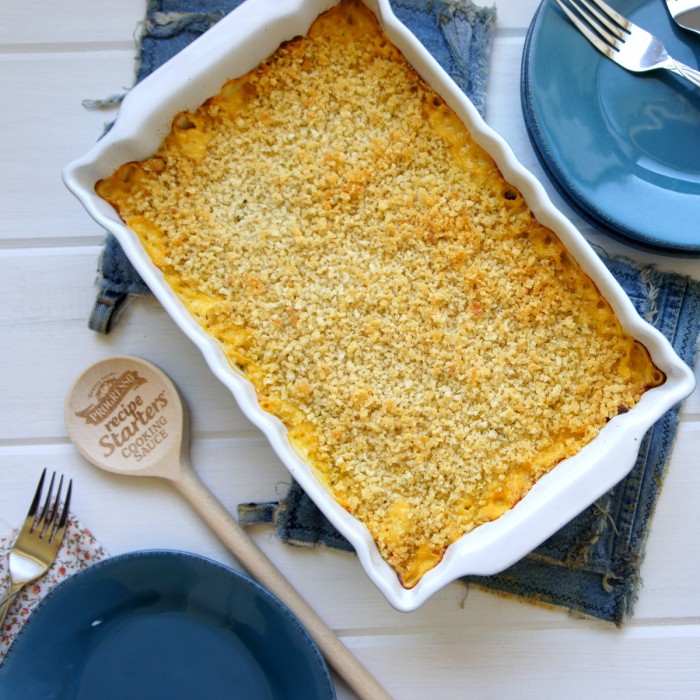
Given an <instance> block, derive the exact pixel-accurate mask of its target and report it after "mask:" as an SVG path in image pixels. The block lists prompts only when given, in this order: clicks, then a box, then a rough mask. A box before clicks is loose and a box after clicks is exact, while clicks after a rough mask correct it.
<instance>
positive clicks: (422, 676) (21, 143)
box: [0, 0, 700, 700]
mask: <svg viewBox="0 0 700 700" xmlns="http://www.w3.org/2000/svg"><path fill="white" fill-rule="evenodd" d="M660 1H661V0H659V2H660ZM497 7H498V13H499V20H498V28H497V32H496V39H495V45H494V50H493V56H492V69H491V74H490V81H489V95H488V117H487V119H488V121H489V122H490V124H491V125H492V126H493V127H494V128H495V129H496V130H498V131H499V132H500V133H501V134H502V135H504V136H505V138H506V139H508V140H509V142H510V143H511V145H512V147H513V149H514V150H515V152H516V154H517V155H518V156H519V158H520V159H521V160H522V162H523V163H524V164H525V165H526V166H527V167H529V168H530V169H531V170H533V171H534V172H535V173H536V174H538V175H539V176H541V179H542V181H543V182H544V184H545V186H546V187H547V189H548V190H549V191H550V193H551V195H552V198H553V199H554V201H555V202H556V203H557V204H559V205H560V206H561V208H562V209H563V210H564V211H565V212H567V213H569V214H570V215H571V212H570V211H569V209H568V208H567V207H566V206H565V205H564V204H563V203H562V202H561V200H560V199H559V198H558V197H557V195H556V193H555V192H554V190H553V188H552V187H551V185H550V183H549V182H548V180H547V179H546V177H545V176H544V175H543V174H542V170H541V168H540V166H539V164H538V162H537V160H536V158H535V155H534V153H533V151H532V148H531V146H530V144H529V141H528V138H527V134H526V131H525V126H524V124H523V120H522V116H521V111H520V97H519V71H520V58H521V52H522V47H523V40H524V37H525V32H526V29H527V26H528V24H529V22H530V20H531V18H532V15H533V13H534V11H535V9H536V7H537V0H498V2H497ZM143 14H144V0H119V2H110V1H108V0H70V1H69V0H34V2H25V1H24V0H5V2H4V3H3V10H2V21H1V22H0V86H1V88H2V90H1V92H0V94H1V95H2V108H1V109H0V133H2V135H3V138H2V139H0V162H1V163H2V167H1V168H0V193H1V194H0V198H1V206H0V284H1V285H2V302H1V304H0V328H1V329H2V331H1V335H0V387H2V388H1V389H0V391H1V396H2V400H1V401H0V533H4V534H6V533H7V531H9V530H10V528H11V527H13V526H16V525H18V524H19V523H20V522H21V520H22V518H23V516H24V513H25V511H26V507H27V503H28V500H29V496H30V494H31V493H32V492H33V489H34V487H35V483H36V480H37V478H38V474H39V471H40V469H41V468H42V467H44V466H48V467H49V468H54V469H57V470H61V471H63V472H65V473H67V474H68V475H70V476H72V477H73V479H74V480H75V496H74V501H73V510H74V512H75V513H76V514H77V515H78V517H79V518H80V519H81V520H82V522H83V523H84V524H85V525H87V526H88V527H90V528H91V530H92V531H93V532H94V534H95V535H96V537H97V538H98V540H99V541H100V542H101V543H102V544H103V545H104V546H105V547H106V548H107V550H108V551H109V552H110V553H111V554H119V553H122V552H127V551H131V550H136V549H147V548H172V549H182V550H188V551H192V552H196V553H199V554H202V555H205V556H208V557H212V558H214V559H217V560H220V561H222V562H225V563H227V564H230V565H234V566H235V561H234V560H233V558H232V557H231V556H230V555H229V554H228V552H227V551H226V550H225V549H224V547H223V546H222V545H221V544H220V543H219V542H218V541H217V540H216V538H215V537H214V536H213V535H212V534H211V533H210V532H209V531H208V530H207V529H206V527H205V526H204V525H203V524H202V523H201V522H200V521H199V520H198V519H197V517H196V516H195V515H194V514H193V512H192V511H191V510H190V509H189V507H188V505H187V504H186V503H185V502H183V501H182V500H181V498H180V497H179V496H178V495H177V494H176V493H175V492H174V491H173V490H171V489H170V488H169V487H168V486H167V485H164V484H161V483H158V482H156V481H151V480H139V481H136V480H130V479H128V478H125V477H118V476H112V475H108V474H105V473H103V472H98V471H97V470H96V469H95V468H93V467H91V466H89V465H88V464H87V463H86V462H85V461H84V460H83V459H82V458H81V457H79V456H78V454H77V452H76V451H75V450H74V448H73V447H72V446H71V444H70V443H69V441H68V439H67V437H66V431H65V428H64V425H63V402H64V398H65V394H66V391H67V389H68V387H69V385H70V384H71V382H72V381H73V379H74V378H75V377H76V376H77V375H78V374H79V373H80V372H81V370H82V369H83V368H84V367H86V366H87V365H88V364H90V363H92V362H94V361H96V360H97V359H99V358H102V357H105V356H107V355H112V354H118V353H126V354H134V355H140V356H143V357H146V358H148V359H150V360H152V361H153V362H155V363H156V364H158V365H160V366H161V367H162V368H163V369H164V370H165V371H166V372H168V373H169V374H170V375H171V377H172V378H173V379H174V380H175V381H176V382H177V383H178V385H179V386H180V388H181V389H182V391H183V393H184V395H185V397H186V399H187V401H188V403H189V405H190V407H191V410H192V422H193V426H192V427H193V446H192V459H193V463H194V465H195V468H196V469H197V471H198V472H199V473H200V475H201V476H202V478H203V479H204V481H205V482H206V483H207V484H208V485H209V486H210V487H211V488H212V489H213V490H214V492H215V493H216V494H217V495H218V496H219V497H220V498H221V499H222V500H223V502H224V503H225V505H226V506H227V507H228V508H229V509H230V510H231V511H234V512H235V508H236V506H237V504H238V503H240V502H245V501H256V500H267V499H270V498H273V497H275V496H276V494H279V493H283V492H284V487H283V486H280V485H281V484H283V483H284V482H286V481H287V479H288V477H287V473H286V471H285V470H284V468H283V467H282V465H281V464H280V462H279V461H278V460H277V458H276V457H275V456H274V455H273V453H272V451H271V449H270V448H269V447H268V446H267V444H266V443H265V441H264V440H263V439H262V437H261V436H260V434H259V433H258V432H257V430H255V429H254V428H253V427H252V426H251V425H250V424H249V423H248V422H247V421H246V419H245V418H244V417H243V415H242V414H241V412H240V411H239V409H238V408H237V406H236V405H235V403H234V400H233V398H232V397H231V395H229V393H228V392H227V391H226V390H225V389H224V388H223V387H222V386H221V385H220V384H219V383H218V381H217V380H216V379H215V378H214V377H213V376H212V374H211V373H210V372H209V370H208V369H207V367H206V366H205V363H204V361H203V359H202V357H201V356H200V355H199V353H198V351H197V350H196V349H195V348H194V346H193V345H192V344H191V343H190V342H189V341H188V340H187V339H186V338H185V337H184V336H183V335H182V333H181V332H180V331H179V330H178V329H177V328H176V327H175V325H174V324H173V323H172V322H171V321H170V319H169V317H168V316H167V315H166V314H165V313H164V312H163V311H162V309H161V308H160V306H159V305H158V303H157V302H155V301H153V300H151V299H147V300H142V301H138V302H135V303H131V304H129V305H128V306H127V307H126V309H125V311H124V313H123V316H122V318H121V319H120V322H119V323H118V324H117V326H116V328H115V330H114V331H113V332H112V333H111V334H110V335H109V336H106V337H103V336H100V335H97V334H95V333H93V332H92V331H90V330H88V329H87V326H86V319H87V317H88V314H89V311H90V308H91V305H92V302H93V299H94V295H95V288H94V286H93V280H94V277H95V268H96V260H97V257H98V255H99V252H100V250H101V243H102V239H103V233H102V231H101V230H100V229H99V228H98V227H97V226H96V225H95V224H94V223H93V222H92V221H91V219H90V218H89V217H88V216H87V215H86V214H85V213H84V212H83V211H82V209H81V207H80V206H79V205H78V203H77V202H76V201H74V200H73V198H72V197H71V195H69V193H68V192H67V190H66V189H65V188H64V186H63V184H62V182H61V179H60V172H61V169H62V167H63V166H64V165H65V164H66V163H67V162H69V161H70V160H72V159H73V158H75V157H77V156H79V155H82V154H83V153H84V152H85V151H86V150H87V149H88V148H89V147H90V146H91V145H92V144H93V142H94V141H95V140H96V139H97V138H98V136H99V135H100V133H101V131H102V129H103V125H104V124H105V123H106V122H107V121H110V120H111V119H113V118H114V116H115V113H114V112H104V111H102V112H89V111H86V110H85V109H84V108H83V107H82V106H81V100H83V99H85V98H102V97H106V96H107V95H109V94H112V93H119V92H122V91H123V90H124V89H125V88H127V87H129V86H130V85H131V84H132V75H133V68H134V55H135V42H134V35H135V32H136V29H137V24H138V22H139V21H140V19H141V18H142V17H143ZM571 218H572V219H573V220H574V222H575V223H576V224H578V225H579V226H580V228H581V230H582V231H583V233H584V234H585V235H586V236H587V237H589V238H590V239H591V240H594V241H595V242H597V243H600V244H602V245H603V246H605V247H606V248H607V249H608V250H609V251H611V252H613V253H623V254H626V255H628V256H631V257H633V258H636V259H639V260H642V261H650V262H655V263H657V264H658V265H659V266H660V267H661V268H663V269H670V270H676V271H679V272H684V273H686V274H690V275H692V276H694V277H695V278H700V260H695V261H693V260H678V259H674V258H663V257H659V258H656V257H654V256H650V255H645V254H643V253H639V252H637V251H634V250H632V249H629V248H626V247H625V246H623V245H621V244H618V243H615V242H613V241H611V240H609V239H607V238H604V237H602V236H600V235H598V234H596V233H595V232H593V231H592V230H591V229H590V227H589V226H587V225H585V224H584V223H583V222H581V221H580V220H579V219H577V217H575V216H573V215H571ZM696 371H697V370H696ZM699 439H700V393H699V392H698V391H696V393H695V394H694V395H693V396H692V397H691V398H690V399H689V400H688V401H687V403H686V405H685V407H684V410H683V422H682V424H681V426H680V431H679V436H678V441H677V443H676V446H675V450H674V453H673V457H672V461H671V465H670V469H669V473H668V478H667V480H666V484H665V487H664V490H663V493H662V496H661V500H660V503H659V506H658V509H657V512H656V515H655V517H654V520H653V525H652V530H651V535H650V539H649V543H648V551H647V557H646V561H645V563H644V566H643V569H642V575H643V579H644V586H643V588H642V589H641V591H640V596H639V602H638V603H637V606H636V613H635V616H634V618H633V619H632V620H631V622H629V624H627V625H626V626H625V628H624V629H622V630H618V629H615V628H614V627H611V626H608V625H606V624H604V623H597V622H591V621H582V620H575V619H571V618H570V617H569V616H567V615H566V614H565V613H563V612H559V611H552V610H544V609H540V608H537V607H533V606H530V605H526V604H521V603H517V602H514V601H510V600H504V599H501V598H498V597H496V596H493V595H489V594H486V593H481V592H478V591H470V592H469V595H468V597H467V598H466V599H465V598H464V593H465V589H464V587H463V586H462V585H461V584H458V583H455V584H452V585H450V586H448V587H447V588H446V589H444V590H443V591H441V592H440V593H439V594H438V595H436V596H434V598H432V599H431V600H430V601H429V602H428V603H427V604H426V605H425V606H424V607H423V608H421V609H420V610H419V611H417V612H415V613H410V614H403V613H398V612H396V611H394V610H393V609H392V608H391V607H390V606H389V605H388V604H387V603H386V602H385V600H384V599H383V597H382V596H381V595H380V594H379V592H378V591H377V590H376V589H375V588H374V586H373V585H372V584H371V583H370V582H369V581H368V579H367V578H366V576H365V575H364V573H363V572H362V570H361V568H360V566H359V564H358V562H357V561H356V559H355V557H354V556H353V555H349V554H344V553H338V552H334V551H329V550H325V549H323V548H319V549H316V550H313V551H305V550H298V549H292V548H289V547H286V546H284V545H282V544H280V543H279V542H278V541H277V540H276V539H275V537H274V535H273V533H272V532H271V531H269V530H266V529H259V530H257V531H254V533H253V535H254V537H255V539H256V540H257V542H258V543H259V544H260V546H261V547H262V548H263V549H264V550H265V551H266V552H267V553H268V554H269V556H270V557H271V558H272V559H273V561H274V562H275V563H276V564H277V565H278V566H279V568H280V569H281V570H282V571H283V572H284V574H285V575H286V576H287V577H288V578H289V579H290V580H291V582H292V583H293V584H294V585H295V586H296V587H297V588H298V589H299V590H300V592H301V593H302V594H303V595H304V596H305V597H306V599H307V600H308V601H309V602H310V603H311V604H312V605H313V606H314V607H315V609H316V610H317V611H318V612H319V613H320V614H321V615H322V616H323V618H324V619H325V620H326V621H327V622H328V624H329V625H330V626H331V627H332V628H333V629H335V630H336V631H337V633H338V634H339V635H340V636H341V637H342V639H343V640H344V641H345V642H346V643H347V645H348V646H349V647H350V648H351V649H352V650H353V651H354V652H355V653H356V654H357V656H358V657H359V658H360V659H361V660H362V662H363V663H365V664H366V666H367V667H368V668H369V669H370V670H371V671H372V672H373V673H374V674H375V675H376V677H377V678H378V679H379V680H380V681H381V683H382V684H383V685H384V686H385V687H386V689H387V690H388V691H389V692H390V693H391V695H392V696H393V697H395V698H397V699H399V698H401V699H404V698H405V699H408V698H424V697H433V698H441V699H442V698H472V697H473V698H506V697H517V698H528V697H533V698H534V697H537V698H538V699H540V700H542V699H545V698H552V699H555V698H556V699H557V700H559V699H560V698H567V700H574V699H575V698H586V699H587V698H591V697H598V698H615V699H616V700H618V699H620V698H632V697H634V698H637V699H643V698H665V699H669V698H679V699H681V698H682V699H683V700H685V699H687V698H693V697H700V583H699V581H700V509H699V508H698V506H697V504H698V498H700V469H699V468H698V467H700V463H699V461H698V446H699V443H698V440H699ZM337 685H338V694H339V697H340V698H349V697H352V694H351V693H350V692H349V691H348V690H347V688H345V687H344V685H343V683H342V682H340V681H338V683H337Z"/></svg>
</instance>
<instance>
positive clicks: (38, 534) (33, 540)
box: [0, 469, 73, 628]
mask: <svg viewBox="0 0 700 700" xmlns="http://www.w3.org/2000/svg"><path fill="white" fill-rule="evenodd" d="M45 479H46V469H44V471H43V472H42V473H41V478H40V479H39V485H38V486H37V489H36V493H35V494H34V499H33V500H32V504H31V506H29V512H28V513H27V517H26V518H25V520H24V524H23V525H22V529H21V530H20V532H19V535H17V540H16V541H15V543H14V545H13V547H12V550H11V551H10V554H9V556H8V559H9V564H10V585H9V587H8V589H7V594H6V596H5V597H4V598H3V600H2V603H0V628H2V623H3V622H4V621H5V617H7V611H8V610H9V608H10V604H11V603H12V601H13V600H14V598H15V596H16V595H17V594H18V593H19V592H20V590H21V589H22V588H23V587H24V586H26V585H27V584H28V583H31V582H32V581H36V579H38V578H39V577H40V576H43V575H44V574H45V573H46V572H47V571H48V570H49V568H50V566H51V564H53V561H54V559H55V558H56V554H58V550H59V548H60V546H61V542H62V541H63V535H64V534H65V532H66V524H67V521H68V508H69V507H70V497H71V492H72V490H73V481H72V480H70V481H69V482H68V490H67V491H66V496H65V499H64V500H63V510H62V511H61V512H60V514H59V509H60V506H61V491H63V476H61V478H60V480H59V482H58V490H57V491H56V498H55V500H53V501H52V500H51V499H52V497H53V488H54V481H55V479H56V474H55V473H54V474H52V475H51V482H50V483H49V490H48V493H47V495H46V500H45V501H44V505H43V506H42V507H41V508H39V502H40V501H41V493H42V491H43V490H44V481H45Z"/></svg>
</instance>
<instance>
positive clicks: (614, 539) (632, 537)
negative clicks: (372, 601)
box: [89, 0, 700, 625]
mask: <svg viewBox="0 0 700 700" xmlns="http://www.w3.org/2000/svg"><path fill="white" fill-rule="evenodd" d="M238 4H240V0H192V1H188V0H150V2H149V5H148V9H147V15H146V18H145V21H144V24H143V32H142V37H141V51H140V53H139V63H138V66H137V80H140V79H142V78H143V77H145V76H146V75H148V74H149V73H150V72H151V71H152V70H154V69H155V68H157V67H158V66H159V65H161V64H162V63H163V62H164V61H165V60H167V59H168V58H170V57H171V56H173V55H174V54H175V53H177V52H178V51H179V50H180V49H182V48H183V47H184V46H186V45H187V44H188V43H189V42H190V41H192V40H193V39H195V38H196V37H197V36H199V35H200V34H201V33H202V32H204V31H205V30H206V29H207V28H209V27H210V26H211V25H212V24H213V23H214V22H216V21H217V20H218V19H220V18H221V17H222V16H223V15H224V14H225V13H227V12H228V11H230V10H231V9H233V8H234V7H236V6H237V5H238ZM392 6H393V8H394V11H395V12H396V14H397V16H398V17H399V19H401V20H402V21H403V22H404V23H405V24H406V25H407V26H408V27H409V28H410V29H411V30H412V31H413V32H414V33H415V34H416V36H418V38H419V39H420V40H421V41H422V42H423V43H424V44H425V46H426V47H427V48H428V49H429V50H430V51H431V52H432V53H433V55H434V56H435V57H436V59H437V60H438V61H439V62H440V63H441V65H443V67H444V68H445V69H446V70H447V71H448V72H449V73H450V74H451V75H452V76H453V78H454V79H455V80H456V82H457V83H458V84H459V85H460V87H461V88H462V89H463V90H464V91H465V92H466V94H467V95H468V96H469V97H470V99H471V100H472V102H473V103H474V104H475V106H476V107H477V109H479V110H480V111H481V112H482V114H483V112H484V110H485V91H486V80H487V75H488V60H489V51H490V47H491V42H492V34H493V28H494V24H495V18H496V14H495V9H493V8H489V9H484V8H476V7H475V6H473V5H472V4H471V3H470V2H469V1H468V0H392ZM600 255H601V257H602V258H603V260H604V261H605V263H606V264H607V265H608V267H609V268H610V270H611V271H612V273H613V274H614V275H615V277H616V278H617V279H618V281H619V282H620V284H621V285H622V286H623V288H624V289H625V290H626V291H627V293H628V294H629V295H630V297H631V299H632V301H633V302H634V304H635V306H636V307H637V309H638V311H639V312H640V314H641V315H642V316H643V317H644V318H646V319H647V320H648V321H649V322H650V323H652V324H653V325H655V326H656V327H657V328H659V330H661V332H663V333H664V334H665V335H666V336H667V337H668V338H669V340H670V341H671V343H672V344H673V346H674V348H675V349H676V351H677V352H678V353H679V355H680V356H681V357H682V358H683V359H684V360H685V361H686V362H687V363H688V364H689V365H691V366H692V364H693V362H694V358H695V349H696V344H697V337H698V333H699V332H700V283H698V282H694V281H691V280H688V279H686V278H684V277H681V276H679V275H675V274H671V273H663V272H660V271H658V270H655V269H654V268H650V267H647V268H639V267H637V266H636V265H635V264H633V263H632V262H630V261H626V260H622V259H618V258H609V257H607V256H606V255H605V254H604V253H603V252H602V251H600ZM99 273H100V277H99V280H98V286H99V292H98V298H97V302H96V304H95V308H94V311H93V313H92V315H91V318H90V322H89V324H90V327H91V328H93V330H96V331H98V332H102V333H107V332H109V330H110V328H111V325H112V322H113V321H114V319H115V318H116V314H115V310H116V309H118V308H119V306H120V304H121V303H122V302H123V301H124V299H126V298H127V297H128V296H129V295H133V294H147V293H148V289H147V287H146V286H145V285H144V283H143V282H142V280H141V279H140V277H139V276H138V274H137V273H136V271H135V270H134V269H133V267H132V266H131V264H130V263H129V261H128V260H127V259H126V257H125V255H124V253H123V252H122V250H121V248H120V247H119V245H118V243H117V242H116V240H115V239H114V238H113V237H112V236H108V238H107V242H106V244H105V248H104V251H103V254H102V256H101V258H100V263H99ZM677 423H678V408H676V409H674V410H672V411H669V412H668V413H667V414H666V415H665V416H664V417H663V418H662V419H661V420H660V421H659V422H658V423H657V424H656V425H655V426H654V427H653V428H652V430H650V431H649V433H648V434H647V436H646V437H645V439H644V441H643V443H642V446H641V449H640V454H639V458H638V460H637V463H636V465H635V467H634V469H633V471H632V472H631V473H630V475H629V476H628V477H627V478H625V479H624V480H623V481H622V482H620V484H618V485H617V486H616V487H615V488H614V489H613V490H612V491H611V492H610V493H608V494H606V495H605V496H604V497H603V498H601V499H599V500H598V501H597V502H596V503H595V504H594V505H593V506H591V507H590V508H588V509H587V510H586V511H584V512H583V513H581V514H580V515H579V516H578V517H577V518H575V519H574V520H573V521H572V522H571V523H569V524H568V525H567V526H566V527H564V528H563V529H562V530H560V531H559V532H558V533H557V534H555V535H554V536H553V537H551V538H550V539H549V540H547V541H546V542H545V543H543V544H542V545H541V546H540V547H538V548H537V549H536V550H535V551H534V552H532V553H531V554H530V555H529V556H527V557H525V558H524V559H523V560H521V561H520V562H518V563H516V564H515V565H513V566H512V567H510V568H509V569H508V570H506V571H505V572H503V573H501V574H499V575H497V576H488V577H468V578H465V579H464V581H465V583H467V584H469V585H476V586H478V587H480V588H484V589H486V590H490V591H494V592H498V593H500V594H504V595H510V596H515V597H517V598H520V599H523V600H528V601H532V602H539V603H543V604H546V605H554V606H559V607H564V608H566V609H567V610H569V611H571V612H572V613H573V614H578V615H582V616H590V617H595V618H600V619H603V620H607V621H610V622H614V623H615V624H617V625H620V624H622V622H623V621H624V619H625V618H626V617H627V616H628V615H629V614H630V613H631V611H632V607H633V604H634V601H635V597H636V592H637V589H638V586H639V583H640V577H639V568H640V565H641V562H642V559H643V556H644V547H645V542H646V539H647V533H648V529H649V521H650V519H651V516H652V514H653V510H654V506H655V503H656V500H657V497H658V495H659V491H660V488H661V483H662V481H663V476H664V473H665V469H666V465H667V461H668V456H669V453H670V450H671V448H672V444H673V440H674V437H675V434H676V429H677ZM239 515H240V518H241V521H242V522H243V523H245V524H252V523H263V522H266V523H273V522H274V523H275V524H276V527H277V531H278V533H279V536H280V537H281V539H282V540H283V541H285V542H287V543H289V544H297V545H304V546H314V545H316V544H318V543H323V544H326V545H328V546H331V547H335V548H338V549H344V550H348V551H352V548H351V546H350V544H349V543H348V542H347V540H345V539H344V538H343V537H342V535H340V534H339V533H338V532H337V531H336V530H335V528H333V526H332V525H331V524H330V523H329V522H328V521H327V520H326V518H325V517H324V516H323V515H322V514H321V512H320V511H319V510H318V509H317V508H316V506H315V505H314V503H313V502H312V501H311V499H310V498H309V497H308V496H307V495H306V494H305V493H304V492H303V491H302V490H301V489H300V487H299V486H298V485H297V484H296V483H292V484H291V486H290V489H289V492H288V494H287V496H286V497H285V498H284V499H283V500H281V501H275V502H270V503H261V504H245V505H243V506H241V507H240V508H239Z"/></svg>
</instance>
